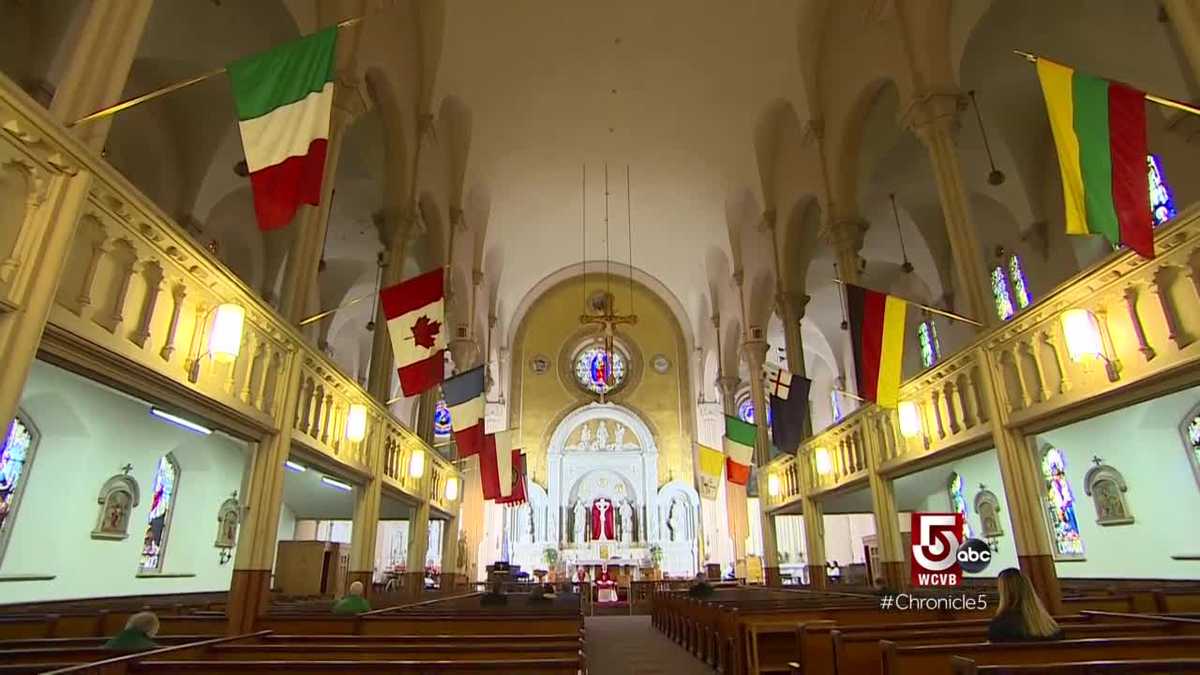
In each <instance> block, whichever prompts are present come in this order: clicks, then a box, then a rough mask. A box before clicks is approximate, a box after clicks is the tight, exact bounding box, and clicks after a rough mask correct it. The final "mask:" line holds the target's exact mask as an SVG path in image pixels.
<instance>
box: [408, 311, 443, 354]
mask: <svg viewBox="0 0 1200 675" xmlns="http://www.w3.org/2000/svg"><path fill="white" fill-rule="evenodd" d="M441 330H442V322H441V321H430V320H429V317H427V316H422V317H421V318H419V319H417V322H416V323H415V324H413V327H412V334H413V342H415V343H417V346H418V347H424V348H425V349H433V345H434V342H435V341H436V338H437V334H438V332H439V331H441Z"/></svg>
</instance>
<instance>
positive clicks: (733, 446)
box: [724, 415, 758, 485]
mask: <svg viewBox="0 0 1200 675" xmlns="http://www.w3.org/2000/svg"><path fill="white" fill-rule="evenodd" d="M756 440H758V429H757V428H755V426H754V425H753V424H749V423H747V422H744V421H742V420H741V419H740V418H737V417H733V416H731V415H726V416H725V439H724V443H725V477H726V478H727V479H728V480H729V482H730V483H736V484H738V485H745V484H746V483H747V482H749V481H750V466H751V465H752V464H754V443H755V441H756Z"/></svg>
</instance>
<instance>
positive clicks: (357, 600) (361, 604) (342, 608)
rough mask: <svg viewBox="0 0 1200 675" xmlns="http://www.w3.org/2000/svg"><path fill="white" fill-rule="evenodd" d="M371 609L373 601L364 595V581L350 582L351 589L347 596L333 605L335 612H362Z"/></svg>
mask: <svg viewBox="0 0 1200 675" xmlns="http://www.w3.org/2000/svg"><path fill="white" fill-rule="evenodd" d="M369 611H371V603H369V602H367V599H366V598H364V597H363V583H362V582H361V581H355V582H354V583H352V584H350V591H349V592H348V593H347V594H346V597H344V598H342V599H341V600H338V601H337V602H336V603H334V605H333V613H334V614H362V613H363V612H369Z"/></svg>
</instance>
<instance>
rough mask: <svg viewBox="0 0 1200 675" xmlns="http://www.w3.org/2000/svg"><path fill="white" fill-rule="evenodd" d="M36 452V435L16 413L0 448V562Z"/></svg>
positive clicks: (23, 417)
mask: <svg viewBox="0 0 1200 675" xmlns="http://www.w3.org/2000/svg"><path fill="white" fill-rule="evenodd" d="M36 449H37V433H36V432H35V431H34V429H33V426H32V425H30V423H29V421H28V418H26V417H25V416H24V415H22V414H21V413H20V412H18V413H17V416H16V417H14V418H13V421H12V424H10V425H8V433H7V434H6V435H5V436H4V445H3V446H2V447H0V560H3V559H4V549H5V548H6V547H7V546H8V538H9V535H11V534H12V529H13V523H15V522H16V517H17V507H18V506H20V505H21V495H22V494H23V493H24V491H25V484H26V483H28V482H29V480H28V476H29V466H30V463H32V462H33V452H34V450H36Z"/></svg>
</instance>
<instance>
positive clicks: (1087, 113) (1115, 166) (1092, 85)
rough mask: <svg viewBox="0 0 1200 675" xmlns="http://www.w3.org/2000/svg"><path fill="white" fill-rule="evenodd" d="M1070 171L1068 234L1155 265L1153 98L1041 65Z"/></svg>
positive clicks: (1061, 156) (1057, 140) (1063, 161)
mask: <svg viewBox="0 0 1200 675" xmlns="http://www.w3.org/2000/svg"><path fill="white" fill-rule="evenodd" d="M1037 71H1038V79H1039V80H1041V83H1042V94H1043V96H1044V97H1045V99H1046V112H1047V114H1048V115H1049V116H1050V130H1051V131H1052V132H1053V134H1054V146H1055V148H1056V149H1057V150H1058V165H1059V168H1060V169H1061V171H1062V184H1063V202H1065V203H1066V209H1067V234H1099V235H1103V236H1104V238H1105V239H1108V240H1109V241H1110V242H1111V243H1112V244H1114V245H1116V244H1124V245H1126V246H1128V247H1129V248H1131V249H1133V250H1134V251H1136V252H1137V253H1138V254H1139V255H1141V256H1142V257H1145V258H1153V257H1154V230H1153V227H1154V224H1153V219H1152V216H1151V213H1150V196H1149V194H1148V191H1147V189H1146V154H1147V151H1146V104H1145V96H1146V95H1145V93H1144V92H1141V91H1138V90H1136V89H1133V88H1132V87H1129V86H1126V85H1124V84H1121V83H1120V82H1111V81H1109V80H1104V79H1101V78H1098V77H1093V76H1091V75H1085V74H1083V73H1080V72H1077V71H1075V70H1073V69H1071V68H1068V67H1066V66H1063V65H1060V64H1057V63H1054V62H1053V61H1047V60H1046V59H1042V58H1039V59H1038V60H1037Z"/></svg>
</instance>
